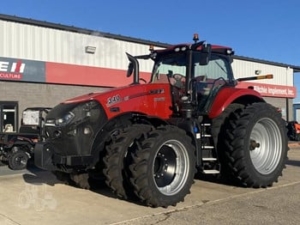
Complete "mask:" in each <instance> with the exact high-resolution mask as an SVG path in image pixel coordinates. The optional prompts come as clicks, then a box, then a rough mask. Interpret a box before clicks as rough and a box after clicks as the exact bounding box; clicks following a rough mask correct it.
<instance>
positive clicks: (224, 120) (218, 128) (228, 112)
mask: <svg viewBox="0 0 300 225" xmlns="http://www.w3.org/2000/svg"><path fill="white" fill-rule="evenodd" d="M244 107H245V106H244V105H242V104H237V103H233V104H231V105H229V106H228V107H227V108H226V109H225V110H224V111H223V112H222V114H221V115H220V116H218V117H216V118H215V119H213V121H212V128H211V134H212V137H213V140H214V145H215V148H216V150H217V155H218V160H219V162H220V164H221V171H220V172H221V176H220V177H221V179H224V180H226V181H228V180H230V178H231V176H232V174H231V172H230V167H228V163H227V161H228V160H227V159H226V155H225V154H226V152H225V151H224V140H225V138H226V137H225V135H226V129H227V128H228V126H229V123H230V122H231V121H232V120H234V118H235V115H236V114H237V113H238V112H240V111H241V110H242V109H243V108H244Z"/></svg>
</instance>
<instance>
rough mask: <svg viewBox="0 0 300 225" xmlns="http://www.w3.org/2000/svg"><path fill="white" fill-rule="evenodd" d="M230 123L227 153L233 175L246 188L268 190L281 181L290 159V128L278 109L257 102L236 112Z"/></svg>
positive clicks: (226, 137)
mask: <svg viewBox="0 0 300 225" xmlns="http://www.w3.org/2000/svg"><path fill="white" fill-rule="evenodd" d="M231 119H232V120H231V122H230V123H228V124H227V127H226V129H225V130H226V135H225V138H224V151H225V154H224V155H225V157H226V159H225V160H226V161H227V163H228V167H229V168H230V169H231V172H232V174H233V175H234V177H235V178H237V179H238V180H239V181H240V182H241V183H242V184H243V185H244V186H248V187H257V188H258V187H268V186H272V184H273V183H274V182H277V181H278V177H279V176H281V175H282V170H283V169H284V167H285V162H286V160H287V151H288V141H287V135H286V128H285V124H284V121H283V120H282V118H281V115H280V114H279V113H278V112H277V110H276V108H275V107H273V106H271V105H270V104H267V103H254V104H252V105H249V106H247V107H246V108H244V109H243V110H241V111H239V112H235V113H234V116H232V117H231Z"/></svg>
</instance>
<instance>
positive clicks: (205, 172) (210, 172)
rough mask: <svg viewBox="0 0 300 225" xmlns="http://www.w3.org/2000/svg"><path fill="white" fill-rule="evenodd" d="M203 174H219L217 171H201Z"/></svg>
mask: <svg viewBox="0 0 300 225" xmlns="http://www.w3.org/2000/svg"><path fill="white" fill-rule="evenodd" d="M203 173H204V174H219V173H220V171H219V170H203Z"/></svg>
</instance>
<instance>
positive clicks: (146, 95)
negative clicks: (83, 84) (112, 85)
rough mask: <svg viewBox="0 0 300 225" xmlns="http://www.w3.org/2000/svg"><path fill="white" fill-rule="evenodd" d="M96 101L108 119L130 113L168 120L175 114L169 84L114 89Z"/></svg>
mask: <svg viewBox="0 0 300 225" xmlns="http://www.w3.org/2000/svg"><path fill="white" fill-rule="evenodd" d="M95 99H97V100H98V101H99V102H101V104H102V106H103V108H104V110H105V111H106V115H107V117H108V119H111V118H113V117H116V116H118V115H121V114H125V113H130V112H132V113H141V114H145V115H148V116H155V117H159V118H161V119H168V118H169V117H170V116H171V115H172V112H173V111H172V98H171V90H170V85H169V84H139V85H131V86H128V87H126V88H118V89H113V90H112V91H110V92H106V93H103V94H101V95H99V96H97V97H95Z"/></svg>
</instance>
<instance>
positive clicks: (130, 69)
mask: <svg viewBox="0 0 300 225" xmlns="http://www.w3.org/2000/svg"><path fill="white" fill-rule="evenodd" d="M132 72H133V63H132V62H130V63H129V64H128V69H127V75H126V76H127V77H130V76H131V75H132Z"/></svg>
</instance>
